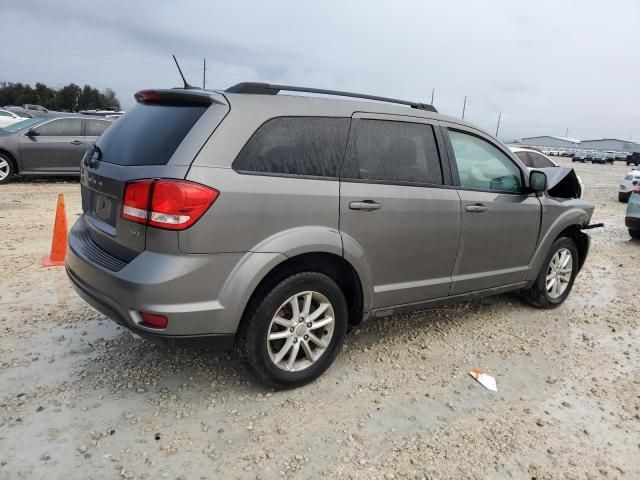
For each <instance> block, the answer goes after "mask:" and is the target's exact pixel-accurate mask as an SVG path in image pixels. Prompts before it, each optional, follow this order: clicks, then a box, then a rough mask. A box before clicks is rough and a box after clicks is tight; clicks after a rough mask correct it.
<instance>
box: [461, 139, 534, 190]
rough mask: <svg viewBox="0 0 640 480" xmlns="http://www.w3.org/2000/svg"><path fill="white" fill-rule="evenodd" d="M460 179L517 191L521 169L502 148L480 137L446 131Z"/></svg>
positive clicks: (485, 187)
mask: <svg viewBox="0 0 640 480" xmlns="http://www.w3.org/2000/svg"><path fill="white" fill-rule="evenodd" d="M449 137H450V138H451V144H452V145H453V151H454V154H455V157H456V158H455V159H456V165H457V166H458V174H459V175H460V183H461V184H462V186H463V187H468V188H477V189H480V190H490V191H497V192H518V191H520V190H521V188H522V180H521V172H520V169H519V168H518V166H517V165H516V164H515V163H513V162H512V161H511V160H510V159H509V157H507V156H506V155H505V154H504V153H503V152H502V151H501V150H499V149H498V148H497V147H495V146H493V145H492V144H491V143H489V142H487V141H486V140H483V139H481V138H479V137H476V136H473V135H469V134H466V133H462V132H456V131H451V130H450V131H449Z"/></svg>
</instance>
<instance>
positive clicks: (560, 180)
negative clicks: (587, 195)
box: [536, 167, 584, 198]
mask: <svg viewBox="0 0 640 480" xmlns="http://www.w3.org/2000/svg"><path fill="white" fill-rule="evenodd" d="M536 170H540V171H542V172H544V173H545V174H546V175H547V195H549V196H550V197H555V198H582V197H583V195H584V187H583V185H582V182H581V181H580V177H578V175H576V172H575V170H574V169H573V168H569V167H549V168H537V169H536Z"/></svg>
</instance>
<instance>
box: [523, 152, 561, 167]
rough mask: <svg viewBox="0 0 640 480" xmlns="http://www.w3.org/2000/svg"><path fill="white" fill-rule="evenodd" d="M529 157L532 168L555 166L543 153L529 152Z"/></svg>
mask: <svg viewBox="0 0 640 480" xmlns="http://www.w3.org/2000/svg"><path fill="white" fill-rule="evenodd" d="M529 158H531V166H532V167H533V168H549V167H555V165H554V164H553V162H552V161H551V160H549V159H548V158H547V157H545V156H543V155H540V154H539V153H532V152H529Z"/></svg>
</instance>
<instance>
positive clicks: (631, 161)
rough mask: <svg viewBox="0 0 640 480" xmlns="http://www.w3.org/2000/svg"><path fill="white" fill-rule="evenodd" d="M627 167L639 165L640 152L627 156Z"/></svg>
mask: <svg viewBox="0 0 640 480" xmlns="http://www.w3.org/2000/svg"><path fill="white" fill-rule="evenodd" d="M629 165H635V166H638V165H640V152H633V153H631V154H629V155H627V166H629Z"/></svg>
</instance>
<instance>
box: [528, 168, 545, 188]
mask: <svg viewBox="0 0 640 480" xmlns="http://www.w3.org/2000/svg"><path fill="white" fill-rule="evenodd" d="M529 187H530V188H531V190H532V191H534V192H536V193H541V192H544V191H545V190H546V189H547V174H546V173H544V172H539V171H536V170H533V171H532V172H531V173H530V174H529Z"/></svg>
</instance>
